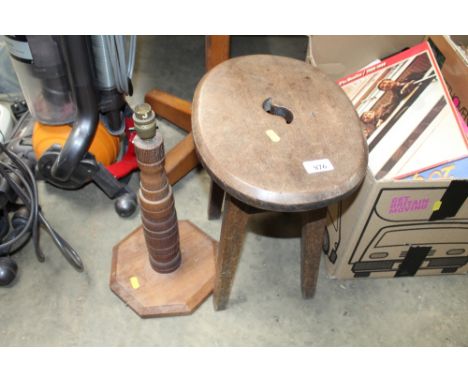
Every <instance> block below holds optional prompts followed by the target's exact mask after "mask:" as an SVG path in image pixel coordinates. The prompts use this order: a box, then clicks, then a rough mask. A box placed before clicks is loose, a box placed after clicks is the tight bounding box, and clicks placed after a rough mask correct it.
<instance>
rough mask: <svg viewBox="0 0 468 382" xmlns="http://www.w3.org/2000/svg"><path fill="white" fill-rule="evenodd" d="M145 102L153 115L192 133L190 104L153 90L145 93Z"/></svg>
mask: <svg viewBox="0 0 468 382" xmlns="http://www.w3.org/2000/svg"><path fill="white" fill-rule="evenodd" d="M145 102H146V103H148V104H150V105H151V108H152V109H153V110H154V113H155V114H156V115H157V116H159V117H161V118H164V119H167V120H168V121H169V122H171V123H173V124H174V125H176V126H178V127H180V128H181V129H183V130H185V131H187V132H190V131H192V123H191V121H190V119H191V117H192V104H191V103H190V102H189V101H186V100H184V99H182V98H179V97H176V96H174V95H172V94H169V93H166V92H163V91H162V90H158V89H153V90H151V91H149V92H148V93H146V95H145Z"/></svg>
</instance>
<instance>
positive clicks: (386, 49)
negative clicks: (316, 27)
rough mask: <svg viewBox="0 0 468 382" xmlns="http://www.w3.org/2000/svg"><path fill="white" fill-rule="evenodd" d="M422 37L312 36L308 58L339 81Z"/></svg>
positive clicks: (310, 37)
mask: <svg viewBox="0 0 468 382" xmlns="http://www.w3.org/2000/svg"><path fill="white" fill-rule="evenodd" d="M423 40H424V36H309V44H308V49H307V61H308V62H310V63H311V64H313V65H315V66H317V67H318V68H319V69H320V70H321V71H323V72H324V73H326V74H328V75H329V76H330V77H331V78H332V79H333V80H338V79H340V78H343V77H344V76H347V75H348V74H351V73H354V72H356V71H357V70H359V69H361V68H363V67H364V66H366V65H368V64H369V63H370V62H372V61H374V60H376V59H382V58H385V57H388V56H390V55H394V54H395V53H396V52H399V51H401V50H403V49H406V48H410V47H412V46H414V45H416V44H418V43H420V42H421V41H423Z"/></svg>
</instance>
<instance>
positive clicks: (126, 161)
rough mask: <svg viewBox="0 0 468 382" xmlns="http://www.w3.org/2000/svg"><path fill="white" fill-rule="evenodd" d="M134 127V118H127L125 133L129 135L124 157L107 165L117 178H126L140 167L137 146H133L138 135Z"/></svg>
mask: <svg viewBox="0 0 468 382" xmlns="http://www.w3.org/2000/svg"><path fill="white" fill-rule="evenodd" d="M132 128H133V119H132V118H126V119H125V135H126V136H127V140H128V146H127V151H126V152H125V154H124V156H123V158H122V159H121V160H120V161H118V162H115V163H112V164H111V165H109V166H106V168H107V170H108V171H109V172H110V173H111V174H112V175H113V176H114V177H116V178H117V179H121V178H124V177H125V176H127V175H128V174H130V173H131V172H132V171H135V170H137V169H138V164H137V161H136V156H135V147H134V146H133V139H134V138H135V136H136V132H135V131H134V130H131V129H132Z"/></svg>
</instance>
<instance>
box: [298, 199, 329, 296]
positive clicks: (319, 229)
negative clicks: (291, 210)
mask: <svg viewBox="0 0 468 382" xmlns="http://www.w3.org/2000/svg"><path fill="white" fill-rule="evenodd" d="M326 216H327V209H326V208H320V209H318V210H314V211H307V212H304V213H303V215H302V236H301V289H302V297H304V298H312V297H313V296H314V294H315V287H316V285H317V278H318V273H319V266H320V256H321V254H322V243H323V234H324V231H325V224H326Z"/></svg>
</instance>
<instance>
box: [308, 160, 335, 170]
mask: <svg viewBox="0 0 468 382" xmlns="http://www.w3.org/2000/svg"><path fill="white" fill-rule="evenodd" d="M302 164H303V165H304V168H305V170H306V171H307V173H308V174H315V173H317V172H325V171H332V170H334V169H335V168H334V167H333V165H332V163H331V162H330V160H329V159H317V160H308V161H305V162H302Z"/></svg>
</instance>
